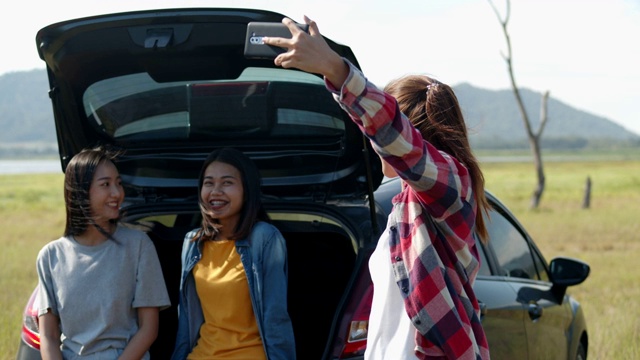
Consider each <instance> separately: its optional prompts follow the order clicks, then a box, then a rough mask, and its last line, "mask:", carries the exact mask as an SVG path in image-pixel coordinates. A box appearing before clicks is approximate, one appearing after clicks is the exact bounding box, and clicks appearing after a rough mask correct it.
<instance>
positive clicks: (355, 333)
mask: <svg viewBox="0 0 640 360" xmlns="http://www.w3.org/2000/svg"><path fill="white" fill-rule="evenodd" d="M372 299H373V285H372V284H370V286H369V287H368V288H367V290H366V292H365V293H364V295H363V296H362V298H361V299H360V302H358V305H357V307H356V309H355V312H354V313H353V316H352V317H351V322H350V324H349V332H348V335H347V341H346V342H345V344H344V348H343V349H342V354H340V358H341V359H345V358H349V357H352V356H362V355H364V351H365V350H366V349H367V335H368V331H369V314H371V300H372Z"/></svg>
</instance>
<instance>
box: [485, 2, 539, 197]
mask: <svg viewBox="0 0 640 360" xmlns="http://www.w3.org/2000/svg"><path fill="white" fill-rule="evenodd" d="M487 1H488V2H489V5H491V8H492V9H493V12H494V13H495V14H496V17H497V18H498V21H499V22H500V25H501V26H502V33H503V34H504V38H505V40H506V42H507V54H506V56H505V55H504V54H503V55H502V57H503V58H504V60H505V62H506V63H507V70H508V72H509V79H510V80H511V88H512V89H513V93H514V95H515V98H516V102H517V104H518V109H519V110H520V115H521V117H522V122H523V124H524V127H525V130H526V133H527V138H528V139H529V145H530V147H531V151H532V152H533V161H534V165H535V168H536V176H537V178H538V184H537V186H536V188H535V190H534V192H533V196H532V198H531V207H532V208H537V207H538V206H539V204H540V199H541V198H542V193H543V192H544V186H545V175H544V167H543V165H542V155H541V151H540V137H541V136H542V130H543V129H544V126H545V125H546V123H547V99H548V98H549V92H548V91H547V92H546V93H545V94H544V95H543V97H542V101H541V109H540V126H539V128H538V131H537V133H534V132H533V131H532V129H531V121H529V115H528V114H527V111H526V109H525V106H524V102H523V100H522V96H521V94H520V90H519V88H518V85H517V84H516V79H515V75H514V71H513V54H512V48H511V37H510V36H509V31H508V29H507V25H508V24H509V18H510V16H511V2H510V1H509V0H507V2H506V14H505V16H504V18H502V17H501V16H500V12H499V11H498V9H497V8H496V6H495V4H494V3H493V1H491V0H487Z"/></svg>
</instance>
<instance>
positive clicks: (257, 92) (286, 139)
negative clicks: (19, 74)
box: [36, 8, 386, 359]
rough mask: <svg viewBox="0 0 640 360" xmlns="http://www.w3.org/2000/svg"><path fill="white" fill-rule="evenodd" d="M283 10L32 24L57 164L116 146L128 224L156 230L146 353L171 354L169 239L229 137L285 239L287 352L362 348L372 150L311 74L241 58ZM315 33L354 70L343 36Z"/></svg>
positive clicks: (175, 243)
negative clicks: (249, 36)
mask: <svg viewBox="0 0 640 360" xmlns="http://www.w3.org/2000/svg"><path fill="white" fill-rule="evenodd" d="M282 18H283V15H281V14H277V13H273V12H268V11H261V10H250V9H215V8H199V9H167V10H154V11H139V12H130V13H120V14H109V15H102V16H96V17H89V18H83V19H76V20H69V21H65V22H61V23H56V24H52V25H50V26H47V27H45V28H43V29H41V30H40V31H39V32H38V33H37V36H36V43H37V46H38V51H39V54H40V57H41V58H42V59H43V60H44V61H45V62H46V65H47V72H48V76H49V85H50V89H49V94H50V98H51V101H52V105H53V112H54V116H55V122H56V131H57V138H58V144H59V152H60V160H61V166H62V169H63V170H64V169H65V168H66V165H67V164H68V162H69V160H70V159H71V158H72V157H73V156H74V155H75V154H76V153H78V152H79V151H80V150H81V149H83V148H85V147H91V146H94V145H97V144H111V145H114V146H117V147H120V148H123V149H124V150H125V151H126V152H125V154H124V155H123V156H122V157H121V159H120V161H119V162H118V163H117V166H118V168H119V171H120V174H121V176H122V178H123V182H124V186H125V191H126V200H125V205H124V210H125V214H126V215H125V220H126V221H127V222H128V223H131V224H132V226H138V227H140V228H142V229H143V230H145V231H147V232H148V233H149V236H150V237H151V238H152V239H153V240H154V243H155V244H156V248H157V249H158V254H159V257H160V260H161V264H162V267H163V271H164V276H165V281H166V283H167V287H168V289H169V292H170V295H171V300H172V304H173V306H172V308H171V309H168V310H165V311H163V312H162V313H161V324H160V327H161V328H160V335H159V337H158V340H157V341H156V343H155V344H154V346H153V348H152V358H156V359H163V358H167V357H168V354H170V353H171V351H172V350H173V342H174V340H175V331H176V326H177V312H176V307H177V301H178V300H177V299H178V286H179V281H180V280H179V279H180V248H181V245H182V240H183V238H184V235H185V233H186V232H187V231H189V230H191V229H193V228H195V227H198V226H199V224H200V218H199V210H198V206H197V196H198V194H197V176H198V172H199V170H200V167H201V165H202V163H203V161H204V159H205V158H206V156H207V155H208V154H209V152H211V151H212V150H214V149H216V148H218V147H225V146H230V147H235V148H237V149H239V150H242V151H243V152H245V153H246V154H247V155H249V156H250V157H251V158H252V159H253V160H254V161H255V162H256V164H257V165H258V167H259V169H260V171H261V175H262V178H263V193H264V196H265V199H264V201H265V205H266V206H267V209H268V212H269V214H270V216H271V217H272V219H273V221H274V224H275V225H276V226H277V227H278V228H279V229H280V231H281V232H282V233H283V235H284V237H285V238H286V240H287V246H288V255H289V277H290V278H289V282H290V284H289V311H290V315H291V318H292V321H293V325H294V332H295V337H296V346H297V352H298V358H299V359H319V358H348V357H359V356H362V353H363V351H364V346H366V340H363V338H362V336H361V335H362V329H361V328H358V326H360V325H361V323H359V322H358V321H356V320H357V319H355V318H356V317H358V316H360V317H362V318H363V319H364V320H366V319H367V318H368V313H367V312H366V308H367V306H368V305H367V301H370V298H368V296H370V291H371V289H370V279H369V274H368V269H367V260H368V257H369V254H370V252H371V251H372V249H373V247H374V246H375V242H376V240H377V238H378V235H379V232H380V228H381V226H383V225H384V223H385V221H386V220H385V219H386V216H385V215H384V214H383V212H382V211H381V210H380V207H378V206H374V205H372V206H370V204H375V203H374V202H373V201H372V200H373V199H372V196H373V191H374V190H375V189H376V188H377V187H378V185H379V184H380V182H381V180H382V174H381V171H380V161H379V159H378V157H377V156H376V155H375V153H374V152H373V151H371V150H370V149H369V148H368V147H369V144H368V142H367V141H364V139H363V137H362V135H361V133H360V131H359V130H358V128H357V127H356V126H355V125H354V124H353V123H352V122H351V121H350V120H349V118H348V117H347V115H346V113H344V112H343V111H342V109H341V108H340V107H339V106H338V105H337V103H336V102H335V101H334V100H333V98H332V96H331V94H330V93H329V92H328V91H327V90H326V89H325V86H324V82H323V79H322V78H321V77H319V76H317V75H314V74H309V73H305V72H301V71H297V70H287V69H281V68H276V67H275V66H274V65H273V61H272V60H256V59H246V58H244V55H243V50H244V39H245V34H246V28H247V23H248V22H250V21H271V22H280V21H281V20H282ZM327 41H328V42H329V44H330V46H332V47H333V48H334V49H335V50H336V51H337V52H338V53H340V54H341V55H342V56H344V57H345V58H348V59H349V60H350V61H351V62H352V63H354V64H355V65H356V66H358V62H357V60H356V59H355V57H354V55H353V53H352V52H351V50H350V49H349V47H347V46H343V45H340V44H337V43H335V42H333V41H331V40H327ZM372 174H373V175H372ZM362 311H364V313H363V312H362ZM358 314H359V315H358ZM365 315H366V316H365ZM354 319H355V320H354ZM359 324H360V325H359ZM365 335H366V331H365Z"/></svg>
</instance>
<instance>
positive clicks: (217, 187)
mask: <svg viewBox="0 0 640 360" xmlns="http://www.w3.org/2000/svg"><path fill="white" fill-rule="evenodd" d="M210 193H211V194H221V193H222V186H220V185H219V184H215V185H213V186H211V190H210Z"/></svg>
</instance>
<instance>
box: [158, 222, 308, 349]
mask: <svg viewBox="0 0 640 360" xmlns="http://www.w3.org/2000/svg"><path fill="white" fill-rule="evenodd" d="M196 232H197V229H196V230H193V231H191V232H189V233H188V234H187V235H186V236H185V239H184V243H183V246H182V277H181V280H180V302H179V305H178V334H177V338H176V347H175V349H174V352H173V355H172V357H171V359H172V360H184V359H186V358H187V355H189V353H190V352H191V351H192V350H193V348H194V347H195V345H196V342H197V340H198V338H199V336H200V326H201V325H202V323H203V322H204V316H203V314H202V307H201V306H200V299H199V298H198V294H197V293H196V286H195V279H194V277H193V273H192V271H191V270H192V269H193V267H194V266H195V265H196V263H197V262H198V261H200V258H201V257H202V246H203V243H202V241H201V240H200V239H198V240H197V241H191V239H192V238H193V236H194V235H195V234H196ZM236 250H237V251H238V253H239V254H240V260H241V261H242V265H243V267H244V269H245V273H246V274H247V281H248V283H249V291H250V295H251V304H252V305H253V311H254V313H255V316H256V321H257V322H258V330H259V331H260V337H261V338H262V343H263V345H264V350H265V353H266V354H267V358H268V359H270V360H275V359H283V360H291V359H295V356H296V354H295V353H296V352H295V342H294V337H293V327H292V325H291V319H290V318H289V313H288V312H287V248H286V244H285V241H284V238H283V237H282V234H280V232H279V231H278V229H277V228H275V227H274V226H273V225H271V224H268V223H265V222H258V223H256V224H255V225H254V227H253V229H252V231H251V234H250V235H249V237H248V238H247V239H242V240H236Z"/></svg>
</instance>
